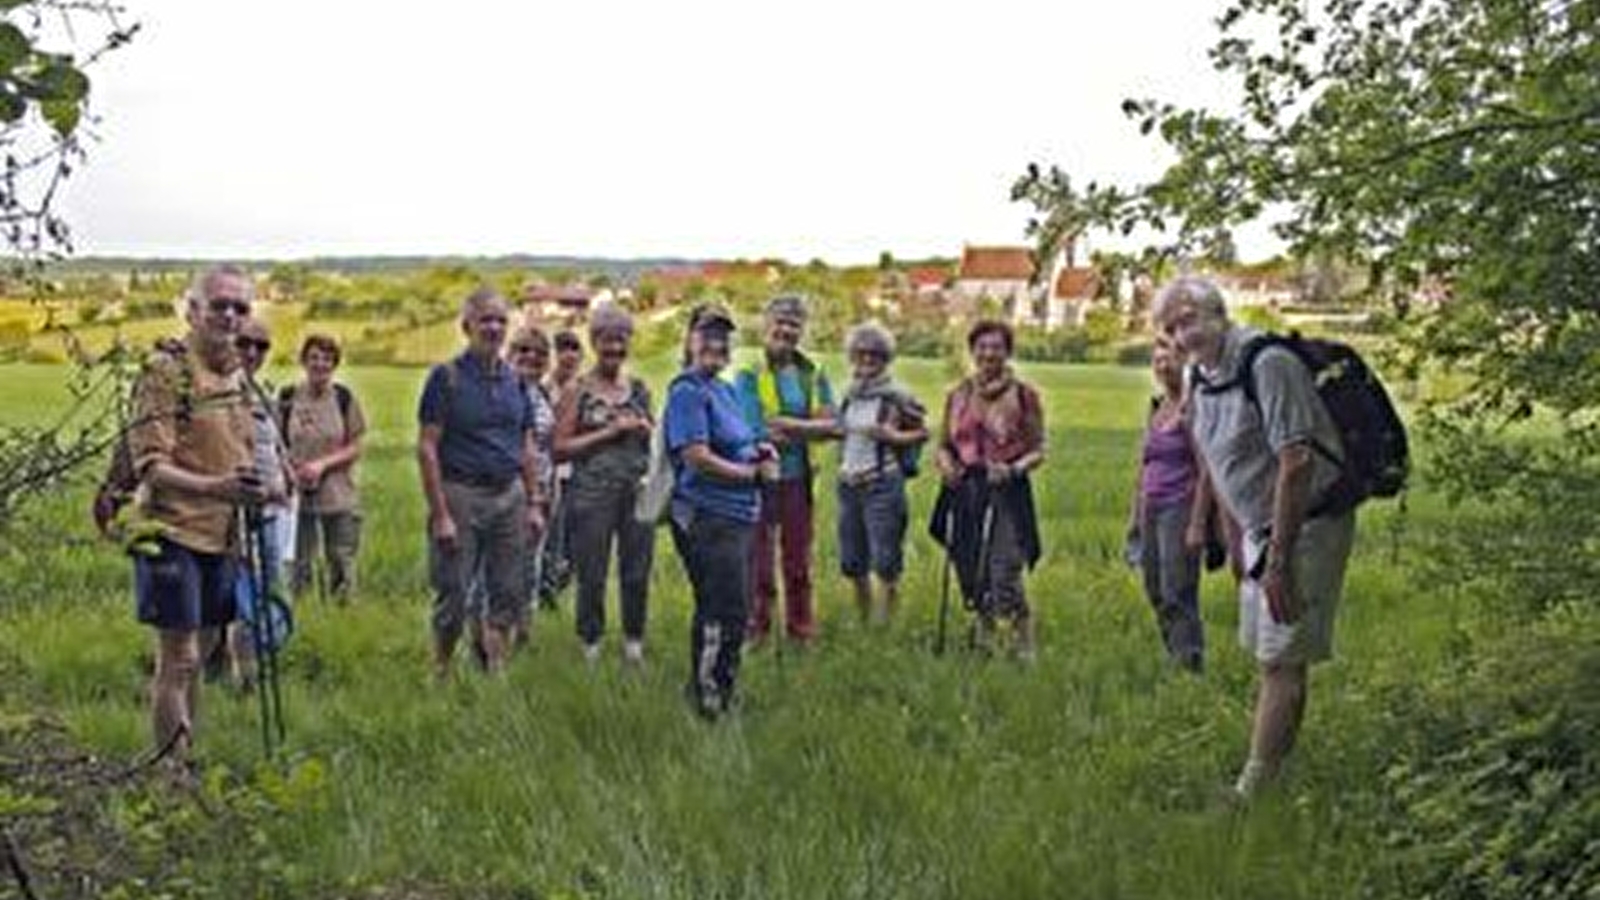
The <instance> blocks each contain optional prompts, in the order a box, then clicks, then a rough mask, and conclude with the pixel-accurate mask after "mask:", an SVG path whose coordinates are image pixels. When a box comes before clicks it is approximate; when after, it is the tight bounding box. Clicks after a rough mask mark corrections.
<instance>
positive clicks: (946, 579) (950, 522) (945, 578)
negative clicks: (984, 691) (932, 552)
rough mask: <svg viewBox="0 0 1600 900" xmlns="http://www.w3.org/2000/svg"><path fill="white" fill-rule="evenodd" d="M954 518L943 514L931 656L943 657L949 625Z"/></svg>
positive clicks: (949, 514) (947, 511)
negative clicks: (936, 617)
mask: <svg viewBox="0 0 1600 900" xmlns="http://www.w3.org/2000/svg"><path fill="white" fill-rule="evenodd" d="M955 522H956V517H955V516H954V515H952V514H951V513H950V510H949V509H948V508H946V509H945V514H944V572H943V574H942V575H941V576H940V579H939V631H938V633H937V636H936V637H934V639H933V655H934V656H943V655H944V646H945V630H946V629H947V628H948V627H949V624H950V569H951V568H953V567H954V566H955V554H954V553H953V552H952V551H953V550H954V544H955V532H956V525H955Z"/></svg>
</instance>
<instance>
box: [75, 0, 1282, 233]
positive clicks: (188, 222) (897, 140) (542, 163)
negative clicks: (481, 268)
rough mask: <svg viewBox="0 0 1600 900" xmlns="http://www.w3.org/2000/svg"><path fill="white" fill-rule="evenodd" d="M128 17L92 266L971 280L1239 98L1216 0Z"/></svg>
mask: <svg viewBox="0 0 1600 900" xmlns="http://www.w3.org/2000/svg"><path fill="white" fill-rule="evenodd" d="M128 2H129V4H130V13H131V15H133V16H134V17H136V18H137V19H138V20H139V21H141V22H142V23H143V26H144V28H143V31H142V32H141V33H140V35H139V36H138V38H137V39H136V40H135V41H134V43H133V44H131V45H130V46H129V47H127V48H126V49H124V50H121V51H119V52H117V53H115V54H113V55H112V56H111V57H109V58H107V60H106V61H104V62H103V63H102V64H101V65H100V66H99V67H97V69H96V70H94V72H93V75H94V79H95V87H94V92H95V93H94V97H95V107H96V110H97V112H98V113H99V114H100V115H101V116H102V117H103V122H102V123H101V125H100V126H99V128H98V133H99V135H100V136H101V139H102V141H101V143H100V144H99V145H98V146H95V147H93V148H92V149H91V153H92V158H91V160H90V163H89V165H88V167H87V168H86V169H84V170H83V171H82V172H81V173H80V174H79V176H77V177H75V178H74V179H73V181H72V184H71V187H70V191H69V194H68V203H67V209H68V211H69V212H70V214H71V219H72V222H73V225H74V228H75V229H76V233H77V237H78V243H79V253H80V254H137V255H156V254H161V255H184V256H208V257H228V256H250V257H261V256H277V257H294V256H309V255H322V254H358V253H373V254H377V253H383V254H401V253H470V254H498V253H511V252H531V253H576V254H584V255H608V256H645V255H681V256H694V257H735V256H762V255H779V256H784V257H787V258H790V259H795V260H805V259H810V258H812V257H822V258H824V259H827V260H829V261H831V262H842V263H844V262H863V261H870V260H873V259H875V258H876V257H877V254H878V252H879V251H880V250H885V249H887V250H890V251H892V252H893V253H894V254H895V255H897V256H900V257H911V256H921V255H930V254H940V255H954V254H956V253H958V252H959V251H960V248H961V245H962V244H963V243H964V242H972V243H997V242H1020V241H1021V240H1022V228H1023V224H1024V222H1025V220H1026V215H1027V210H1026V209H1025V208H1024V207H1022V206H1019V205H1013V204H1011V203H1009V202H1008V201H1007V190H1008V188H1009V186H1010V183H1011V181H1012V180H1013V179H1014V178H1015V177H1016V175H1017V173H1018V172H1020V171H1021V169H1022V168H1023V166H1024V165H1025V164H1026V163H1027V162H1028V161H1029V160H1032V159H1039V160H1045V161H1056V162H1059V163H1061V164H1062V165H1063V166H1065V167H1066V168H1067V169H1068V170H1069V171H1070V172H1072V173H1074V175H1075V177H1077V178H1079V179H1081V180H1085V181H1086V180H1087V179H1089V178H1100V179H1103V180H1104V179H1113V180H1115V179H1133V178H1140V177H1149V176H1151V175H1153V174H1155V173H1156V172H1158V171H1159V170H1160V168H1161V165H1162V163H1163V160H1164V157H1163V155H1162V153H1161V151H1160V148H1159V147H1158V145H1157V144H1156V143H1155V142H1154V141H1150V140H1146V139H1141V138H1140V137H1139V136H1138V134H1137V133H1136V130H1135V129H1134V128H1133V127H1132V126H1131V125H1130V123H1128V122H1127V121H1126V120H1124V119H1123V117H1122V116H1121V113H1120V112H1119V110H1118V105H1119V103H1120V102H1121V100H1122V99H1123V98H1124V97H1126V96H1129V95H1140V96H1143V95H1156V96H1160V97H1163V98H1170V99H1172V100H1175V101H1179V102H1191V103H1193V102H1204V103H1216V102H1219V101H1220V99H1221V98H1222V97H1223V96H1225V95H1224V94H1223V92H1222V86H1221V83H1220V81H1219V79H1218V78H1217V76H1216V75H1215V74H1214V73H1213V72H1212V71H1211V69H1210V67H1209V66H1208V64H1207V63H1206V59H1205V49H1206V47H1207V46H1209V44H1210V43H1211V40H1212V37H1213V29H1212V27H1211V24H1210V17H1211V16H1213V15H1214V14H1215V12H1216V10H1217V9H1218V8H1219V6H1220V4H1216V3H1212V2H1207V0H1118V2H1115V3H1087V2H1060V0H1055V2H1018V0H986V2H981V3H970V4H958V5H949V4H928V3H909V2H907V3H901V2H882V0H854V2H841V0H808V2H804V3H801V2H791V3H784V4H778V3H770V2H762V0H743V2H733V0H728V2H710V0H670V2H663V0H637V2H632V0H628V2H624V0H560V2H504V0H455V2H452V3H449V4H428V5H421V4H400V3H393V2H366V0H274V2H271V3H262V2H218V0H128ZM1255 249H1257V248H1256V247H1252V246H1251V245H1250V244H1249V243H1248V242H1246V244H1245V246H1244V247H1243V250H1244V251H1245V255H1246V256H1253V255H1255V254H1254V253H1252V251H1253V250H1255Z"/></svg>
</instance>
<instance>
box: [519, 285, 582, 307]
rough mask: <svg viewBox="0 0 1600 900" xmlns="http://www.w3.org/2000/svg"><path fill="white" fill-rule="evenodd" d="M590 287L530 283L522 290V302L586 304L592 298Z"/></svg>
mask: <svg viewBox="0 0 1600 900" xmlns="http://www.w3.org/2000/svg"><path fill="white" fill-rule="evenodd" d="M594 295H595V292H594V290H593V289H592V288H588V287H585V286H583V285H581V284H569V285H564V286H563V285H553V284H531V285H528V287H526V288H524V289H523V291H522V302H524V303H559V304H561V305H563V306H588V305H589V301H590V300H593V299H594Z"/></svg>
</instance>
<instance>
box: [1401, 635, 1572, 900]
mask: <svg viewBox="0 0 1600 900" xmlns="http://www.w3.org/2000/svg"><path fill="white" fill-rule="evenodd" d="M1499 630H1500V629H1497V631H1499ZM1473 657H1474V664H1473V665H1472V667H1471V668H1470V669H1469V670H1468V671H1467V672H1465V673H1464V674H1461V675H1457V676H1455V677H1451V678H1450V679H1448V680H1446V681H1442V682H1435V683H1434V684H1432V685H1430V687H1429V690H1428V691H1427V692H1426V695H1425V696H1422V697H1419V698H1414V699H1412V700H1410V701H1409V702H1407V703H1406V704H1405V706H1406V707H1407V709H1406V718H1407V719H1408V720H1409V724H1410V726H1411V727H1410V729H1409V730H1410V732H1411V737H1412V739H1411V741H1410V743H1409V746H1407V747H1406V748H1405V751H1404V756H1403V759H1402V761H1400V762H1399V763H1398V764H1396V765H1394V766H1391V767H1390V769H1389V771H1388V773H1387V775H1386V777H1385V781H1386V783H1387V785H1386V786H1387V787H1388V788H1389V789H1390V790H1391V791H1392V796H1393V798H1394V801H1395V804H1396V805H1397V806H1398V808H1399V812H1400V814H1401V818H1400V822H1399V823H1398V824H1395V825H1392V826H1391V827H1390V828H1389V833H1388V835H1387V837H1388V840H1389V843H1390V844H1391V845H1392V846H1395V847H1396V848H1397V850H1398V852H1399V854H1400V860H1399V862H1400V865H1399V866H1397V867H1396V872H1397V873H1398V874H1396V875H1395V876H1394V877H1396V878H1397V879H1398V880H1399V881H1400V882H1401V884H1399V885H1397V886H1396V888H1397V890H1395V891H1393V893H1394V894H1395V895H1396V896H1406V897H1429V898H1434V900H1454V898H1461V900H1467V898H1472V900H1521V898H1525V897H1545V898H1568V897H1570V898H1573V900H1578V898H1590V897H1593V896H1594V893H1593V889H1594V886H1595V885H1597V884H1600V853H1596V852H1595V850H1596V846H1595V843H1594V841H1595V835H1600V613H1597V612H1596V611H1595V609H1594V608H1593V607H1592V606H1589V605H1576V604H1575V605H1572V606H1569V607H1564V608H1561V609H1558V610H1555V611H1554V612H1553V613H1552V614H1550V615H1548V616H1546V617H1545V618H1544V619H1543V620H1542V621H1540V622H1539V623H1538V625H1537V627H1535V628H1531V629H1514V630H1510V631H1501V633H1500V634H1498V635H1497V636H1495V637H1493V638H1490V639H1488V641H1487V643H1486V644H1485V645H1484V646H1481V647H1479V648H1478V649H1477V652H1475V653H1474V654H1473Z"/></svg>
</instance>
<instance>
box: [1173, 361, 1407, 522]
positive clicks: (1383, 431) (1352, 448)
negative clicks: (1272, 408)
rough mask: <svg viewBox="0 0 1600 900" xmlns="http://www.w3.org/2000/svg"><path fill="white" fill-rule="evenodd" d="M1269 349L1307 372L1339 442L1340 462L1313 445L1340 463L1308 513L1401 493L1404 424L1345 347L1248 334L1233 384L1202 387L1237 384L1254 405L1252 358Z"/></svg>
mask: <svg viewBox="0 0 1600 900" xmlns="http://www.w3.org/2000/svg"><path fill="white" fill-rule="evenodd" d="M1268 347H1282V348H1284V349H1286V350H1288V351H1289V352H1291V353H1293V354H1294V355H1295V357H1296V358H1297V359H1299V360H1300V362H1301V363H1302V364H1304V365H1305V367H1306V368H1307V369H1308V370H1310V372H1311V376H1312V380H1313V381H1314V382H1315V383H1316V387H1317V395H1318V396H1319V397H1321V398H1322V403H1323V405H1324V406H1325V407H1326V408H1327V410H1328V416H1329V418H1331V419H1332V420H1333V425H1334V428H1335V429H1336V430H1337V431H1338V432H1339V439H1340V442H1341V443H1342V444H1343V445H1344V458H1343V459H1342V460H1341V459H1340V458H1339V457H1338V456H1337V455H1336V454H1334V453H1333V451H1332V450H1331V449H1330V448H1328V447H1324V446H1321V445H1320V444H1318V443H1316V442H1313V443H1312V447H1313V449H1315V450H1316V452H1318V453H1320V454H1321V455H1322V456H1323V457H1325V458H1327V459H1328V460H1329V461H1330V462H1333V463H1334V464H1336V465H1337V466H1338V467H1339V479H1338V480H1337V481H1336V482H1334V484H1333V486H1332V487H1330V488H1329V489H1328V493H1327V494H1326V495H1325V496H1324V497H1323V498H1322V500H1321V502H1319V503H1317V504H1316V505H1315V506H1314V507H1313V508H1312V509H1311V511H1310V515H1312V516H1321V515H1336V514H1338V513H1342V512H1346V511H1348V510H1352V509H1355V508H1356V507H1357V506H1359V505H1360V504H1361V503H1363V502H1364V501H1366V500H1367V499H1368V498H1370V497H1394V496H1397V495H1398V494H1400V493H1401V492H1402V491H1404V490H1405V487H1406V477H1407V475H1408V474H1409V473H1410V470H1411V454H1410V446H1409V443H1408V441H1407V439H1406V427H1405V423H1403V422H1401V421H1400V414H1399V413H1398V412H1396V411H1395V408H1394V403H1393V402H1392V401H1391V400H1390V399H1389V393H1388V391H1386V390H1384V387H1383V382H1381V381H1379V380H1378V376H1377V375H1376V374H1374V373H1373V371H1372V370H1371V368H1369V367H1368V366H1367V364H1366V361H1365V360H1363V359H1362V358H1361V355H1360V354H1358V353H1357V352H1356V351H1355V350H1354V348H1352V347H1350V345H1348V344H1344V343H1341V342H1339V341H1334V340H1328V339H1324V338H1308V337H1302V336H1301V335H1300V334H1299V332H1290V333H1289V334H1288V335H1287V336H1285V335H1275V334H1268V335H1263V336H1261V337H1257V338H1252V339H1251V340H1250V341H1249V342H1248V343H1247V344H1245V347H1244V351H1243V353H1242V355H1241V358H1240V362H1239V371H1240V372H1241V373H1242V374H1241V375H1240V376H1239V377H1238V378H1236V379H1234V381H1232V382H1228V383H1225V384H1221V385H1217V386H1216V387H1202V388H1201V389H1202V390H1204V391H1205V392H1206V393H1218V392H1220V391H1224V390H1227V389H1229V388H1231V387H1233V386H1235V385H1238V386H1239V387H1241V388H1243V390H1244V393H1245V397H1247V398H1248V399H1249V400H1250V402H1251V403H1252V404H1256V405H1257V406H1258V407H1259V404H1260V401H1259V399H1258V398H1257V394H1256V385H1255V378H1254V371H1255V362H1256V359H1257V357H1259V356H1260V355H1261V352H1262V351H1263V350H1266V349H1267V348H1268Z"/></svg>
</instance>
